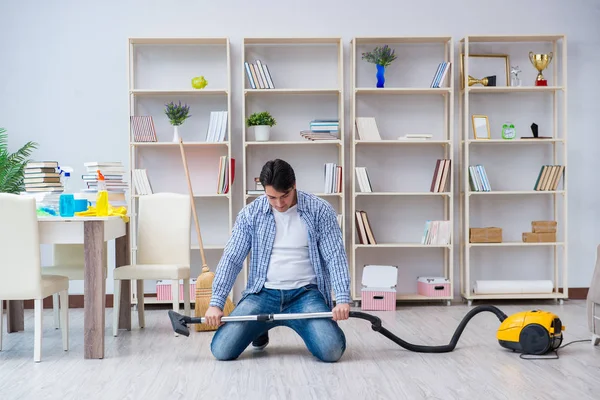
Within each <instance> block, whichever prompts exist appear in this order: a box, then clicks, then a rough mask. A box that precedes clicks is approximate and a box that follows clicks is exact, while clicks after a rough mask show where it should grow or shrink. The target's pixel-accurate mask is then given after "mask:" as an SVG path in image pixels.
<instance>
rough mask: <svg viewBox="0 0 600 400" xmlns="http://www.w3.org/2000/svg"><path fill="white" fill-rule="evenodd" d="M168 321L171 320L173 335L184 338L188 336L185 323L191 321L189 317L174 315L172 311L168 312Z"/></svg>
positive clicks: (188, 332) (188, 331)
mask: <svg viewBox="0 0 600 400" xmlns="http://www.w3.org/2000/svg"><path fill="white" fill-rule="evenodd" d="M169 319H170V320H171V325H172V326H173V330H174V331H175V333H178V334H180V335H184V336H190V330H189V328H188V326H187V322H189V321H188V320H190V319H191V318H190V317H186V316H185V315H181V314H179V313H176V312H175V311H173V310H169Z"/></svg>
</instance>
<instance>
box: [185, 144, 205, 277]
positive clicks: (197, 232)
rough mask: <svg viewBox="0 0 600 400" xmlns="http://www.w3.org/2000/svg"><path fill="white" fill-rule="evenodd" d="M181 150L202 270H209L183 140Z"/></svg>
mask: <svg viewBox="0 0 600 400" xmlns="http://www.w3.org/2000/svg"><path fill="white" fill-rule="evenodd" d="M179 150H180V151H181V159H182V161H183V167H184V168H185V176H186V178H187V184H188V190H189V192H190V202H191V204H192V213H193V215H194V222H195V224H194V225H195V226H196V235H197V236H198V244H199V245H200V255H201V256H202V269H203V270H204V268H205V267H206V268H208V265H207V264H206V257H205V256H204V245H203V244H202V235H201V234H200V222H199V221H198V215H197V214H196V202H195V201H194V192H193V190H192V181H191V180H190V171H189V169H188V165H187V159H186V157H185V151H184V150H183V139H182V138H179Z"/></svg>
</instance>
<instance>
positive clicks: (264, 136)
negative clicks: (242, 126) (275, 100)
mask: <svg viewBox="0 0 600 400" xmlns="http://www.w3.org/2000/svg"><path fill="white" fill-rule="evenodd" d="M276 124H277V121H275V118H273V116H272V115H271V114H270V113H269V112H268V111H262V112H255V113H254V114H252V115H250V116H249V117H248V118H247V119H246V126H248V127H251V126H253V127H254V135H255V137H256V141H257V142H266V141H267V140H269V136H270V132H271V128H272V127H273V125H276Z"/></svg>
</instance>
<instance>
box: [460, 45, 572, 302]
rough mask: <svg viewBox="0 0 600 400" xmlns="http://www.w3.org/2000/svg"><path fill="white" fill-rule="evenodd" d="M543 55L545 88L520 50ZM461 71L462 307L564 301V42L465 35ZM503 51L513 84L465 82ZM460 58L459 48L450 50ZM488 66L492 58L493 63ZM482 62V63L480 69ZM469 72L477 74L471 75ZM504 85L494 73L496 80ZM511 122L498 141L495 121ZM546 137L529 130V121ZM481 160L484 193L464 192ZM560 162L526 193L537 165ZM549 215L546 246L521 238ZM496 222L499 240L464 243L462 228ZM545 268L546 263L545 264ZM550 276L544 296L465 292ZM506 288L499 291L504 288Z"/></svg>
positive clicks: (498, 127)
mask: <svg viewBox="0 0 600 400" xmlns="http://www.w3.org/2000/svg"><path fill="white" fill-rule="evenodd" d="M530 51H533V53H545V54H548V53H550V52H552V53H553V59H552V60H551V62H550V65H549V66H548V68H547V69H545V70H544V71H543V72H542V73H543V75H544V77H545V78H546V80H547V81H548V82H547V84H548V86H535V79H536V76H537V73H538V71H537V70H536V69H535V68H534V67H533V65H532V63H531V61H530V60H529V52H530ZM460 53H464V67H463V68H464V74H462V75H461V76H462V79H463V81H462V82H461V85H460V86H461V93H460V96H459V110H460V115H461V118H460V124H459V125H460V132H461V144H460V162H461V168H460V179H459V186H460V196H461V199H460V220H461V224H460V241H461V246H460V265H461V268H460V280H461V295H462V297H463V298H464V299H466V300H467V302H468V304H469V305H471V304H472V302H473V300H478V299H486V300H487V299H556V300H557V301H559V302H560V303H562V301H563V299H566V298H568V283H567V179H566V172H567V171H568V168H567V132H568V129H567V111H566V97H567V61H566V60H567V43H566V37H564V36H562V35H535V36H467V37H465V38H463V39H462V40H461V41H460ZM490 54H494V55H496V56H498V55H506V56H508V60H509V65H510V66H511V67H512V66H519V67H520V70H521V71H522V72H521V73H520V75H519V77H520V78H521V81H522V84H521V86H516V85H513V84H512V83H511V79H508V80H507V82H502V83H498V86H496V87H485V86H481V85H474V86H468V76H469V75H472V76H474V77H475V78H478V79H481V78H483V77H484V76H487V75H491V74H492V72H489V71H494V72H493V73H494V74H495V73H496V72H497V70H495V69H494V68H496V67H495V66H494V65H493V64H491V63H490V64H486V63H485V62H484V61H485V59H486V57H479V58H478V59H477V60H476V61H473V60H475V58H474V57H473V55H480V56H481V55H490ZM459 57H460V54H459ZM482 60H483V61H482ZM496 65H497V63H496ZM486 68H487V69H486ZM475 69H477V71H475ZM499 80H500V81H504V75H503V74H502V76H499ZM473 115H486V116H488V120H489V126H490V131H491V136H490V138H489V139H475V138H474V134H473V125H472V116H473ZM507 121H510V122H512V123H513V124H514V125H515V128H516V138H515V139H512V140H506V139H503V138H502V135H501V129H502V125H503V124H504V123H505V122H507ZM534 122H535V123H536V124H537V125H538V126H539V130H540V132H539V134H540V136H550V137H551V138H549V139H521V137H530V136H532V131H531V128H530V126H531V124H532V123H534ZM478 164H479V165H483V166H484V168H485V172H486V175H487V179H488V181H489V184H490V187H491V190H490V191H473V189H472V188H471V187H470V182H469V166H470V165H478ZM548 164H551V165H563V166H565V170H564V171H565V172H564V175H563V178H562V179H561V180H560V185H559V186H558V187H557V190H534V189H535V185H536V183H537V179H538V176H539V174H540V170H541V167H542V166H543V165H548ZM540 220H554V221H557V233H556V237H557V239H556V242H551V243H549V242H533V243H530V242H524V241H523V239H522V233H523V232H531V226H532V225H531V224H532V221H540ZM474 227H475V228H483V227H500V228H502V229H503V230H502V242H501V243H470V235H469V229H470V228H474ZM548 266H551V268H549V267H548ZM539 279H543V280H551V281H552V285H553V289H552V292H551V293H499V294H492V293H475V292H474V286H475V283H476V282H477V281H478V280H539ZM507 291H508V290H507Z"/></svg>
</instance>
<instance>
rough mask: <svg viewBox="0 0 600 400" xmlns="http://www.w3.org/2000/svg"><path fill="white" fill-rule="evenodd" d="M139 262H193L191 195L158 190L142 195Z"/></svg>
mask: <svg viewBox="0 0 600 400" xmlns="http://www.w3.org/2000/svg"><path fill="white" fill-rule="evenodd" d="M138 208H139V212H138V221H137V264H176V265H190V245H191V226H192V225H191V224H192V208H191V204H190V197H189V196H188V195H184V194H178V193H155V194H151V195H146V196H140V198H139V207H138Z"/></svg>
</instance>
